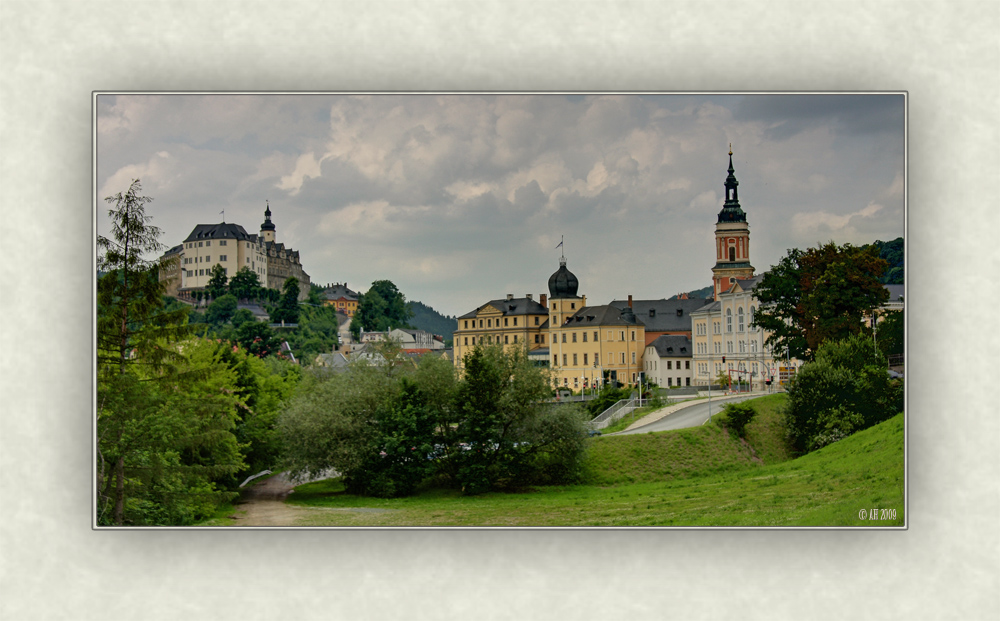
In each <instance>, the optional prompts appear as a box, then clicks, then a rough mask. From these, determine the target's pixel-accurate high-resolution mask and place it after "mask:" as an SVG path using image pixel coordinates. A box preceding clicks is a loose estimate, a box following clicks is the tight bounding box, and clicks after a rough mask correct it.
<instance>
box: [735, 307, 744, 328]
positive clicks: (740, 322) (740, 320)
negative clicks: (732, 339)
mask: <svg viewBox="0 0 1000 621" xmlns="http://www.w3.org/2000/svg"><path fill="white" fill-rule="evenodd" d="M736 319H737V325H736V329H737V330H739V331H740V332H743V307H742V306H741V307H740V309H739V312H738V313H737V317H736Z"/></svg>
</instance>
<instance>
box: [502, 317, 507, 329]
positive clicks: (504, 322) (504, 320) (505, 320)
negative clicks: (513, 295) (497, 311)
mask: <svg viewBox="0 0 1000 621" xmlns="http://www.w3.org/2000/svg"><path fill="white" fill-rule="evenodd" d="M503 327H505V328H506V327H507V318H506V317H504V318H503Z"/></svg>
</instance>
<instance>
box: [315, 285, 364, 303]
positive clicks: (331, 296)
mask: <svg viewBox="0 0 1000 621" xmlns="http://www.w3.org/2000/svg"><path fill="white" fill-rule="evenodd" d="M323 296H324V297H325V298H326V299H328V300H339V299H340V298H347V299H349V300H357V299H358V294H357V293H356V292H354V291H351V290H350V289H348V288H347V285H346V284H344V285H342V284H340V283H337V284H335V285H334V286H332V287H329V288H327V289H324V290H323Z"/></svg>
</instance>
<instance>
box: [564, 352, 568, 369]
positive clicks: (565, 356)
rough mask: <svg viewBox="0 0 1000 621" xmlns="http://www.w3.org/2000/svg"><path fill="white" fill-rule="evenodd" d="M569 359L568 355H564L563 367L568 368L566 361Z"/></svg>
mask: <svg viewBox="0 0 1000 621" xmlns="http://www.w3.org/2000/svg"><path fill="white" fill-rule="evenodd" d="M567 358H569V355H568V354H563V366H566V359H567Z"/></svg>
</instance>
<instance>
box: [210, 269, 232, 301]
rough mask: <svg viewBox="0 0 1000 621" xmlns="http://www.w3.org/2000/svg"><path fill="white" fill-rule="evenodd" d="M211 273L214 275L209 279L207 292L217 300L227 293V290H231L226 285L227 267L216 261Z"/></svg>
mask: <svg viewBox="0 0 1000 621" xmlns="http://www.w3.org/2000/svg"><path fill="white" fill-rule="evenodd" d="M210 273H211V275H212V277H211V278H209V279H208V284H207V285H205V293H206V294H207V295H208V297H209V298H211V299H213V300H215V299H217V298H219V297H220V296H223V295H225V294H226V291H228V290H229V288H228V287H227V286H226V269H225V268H224V267H222V266H221V265H219V264H218V263H216V264H215V265H213V266H212V271H211V272H210Z"/></svg>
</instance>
